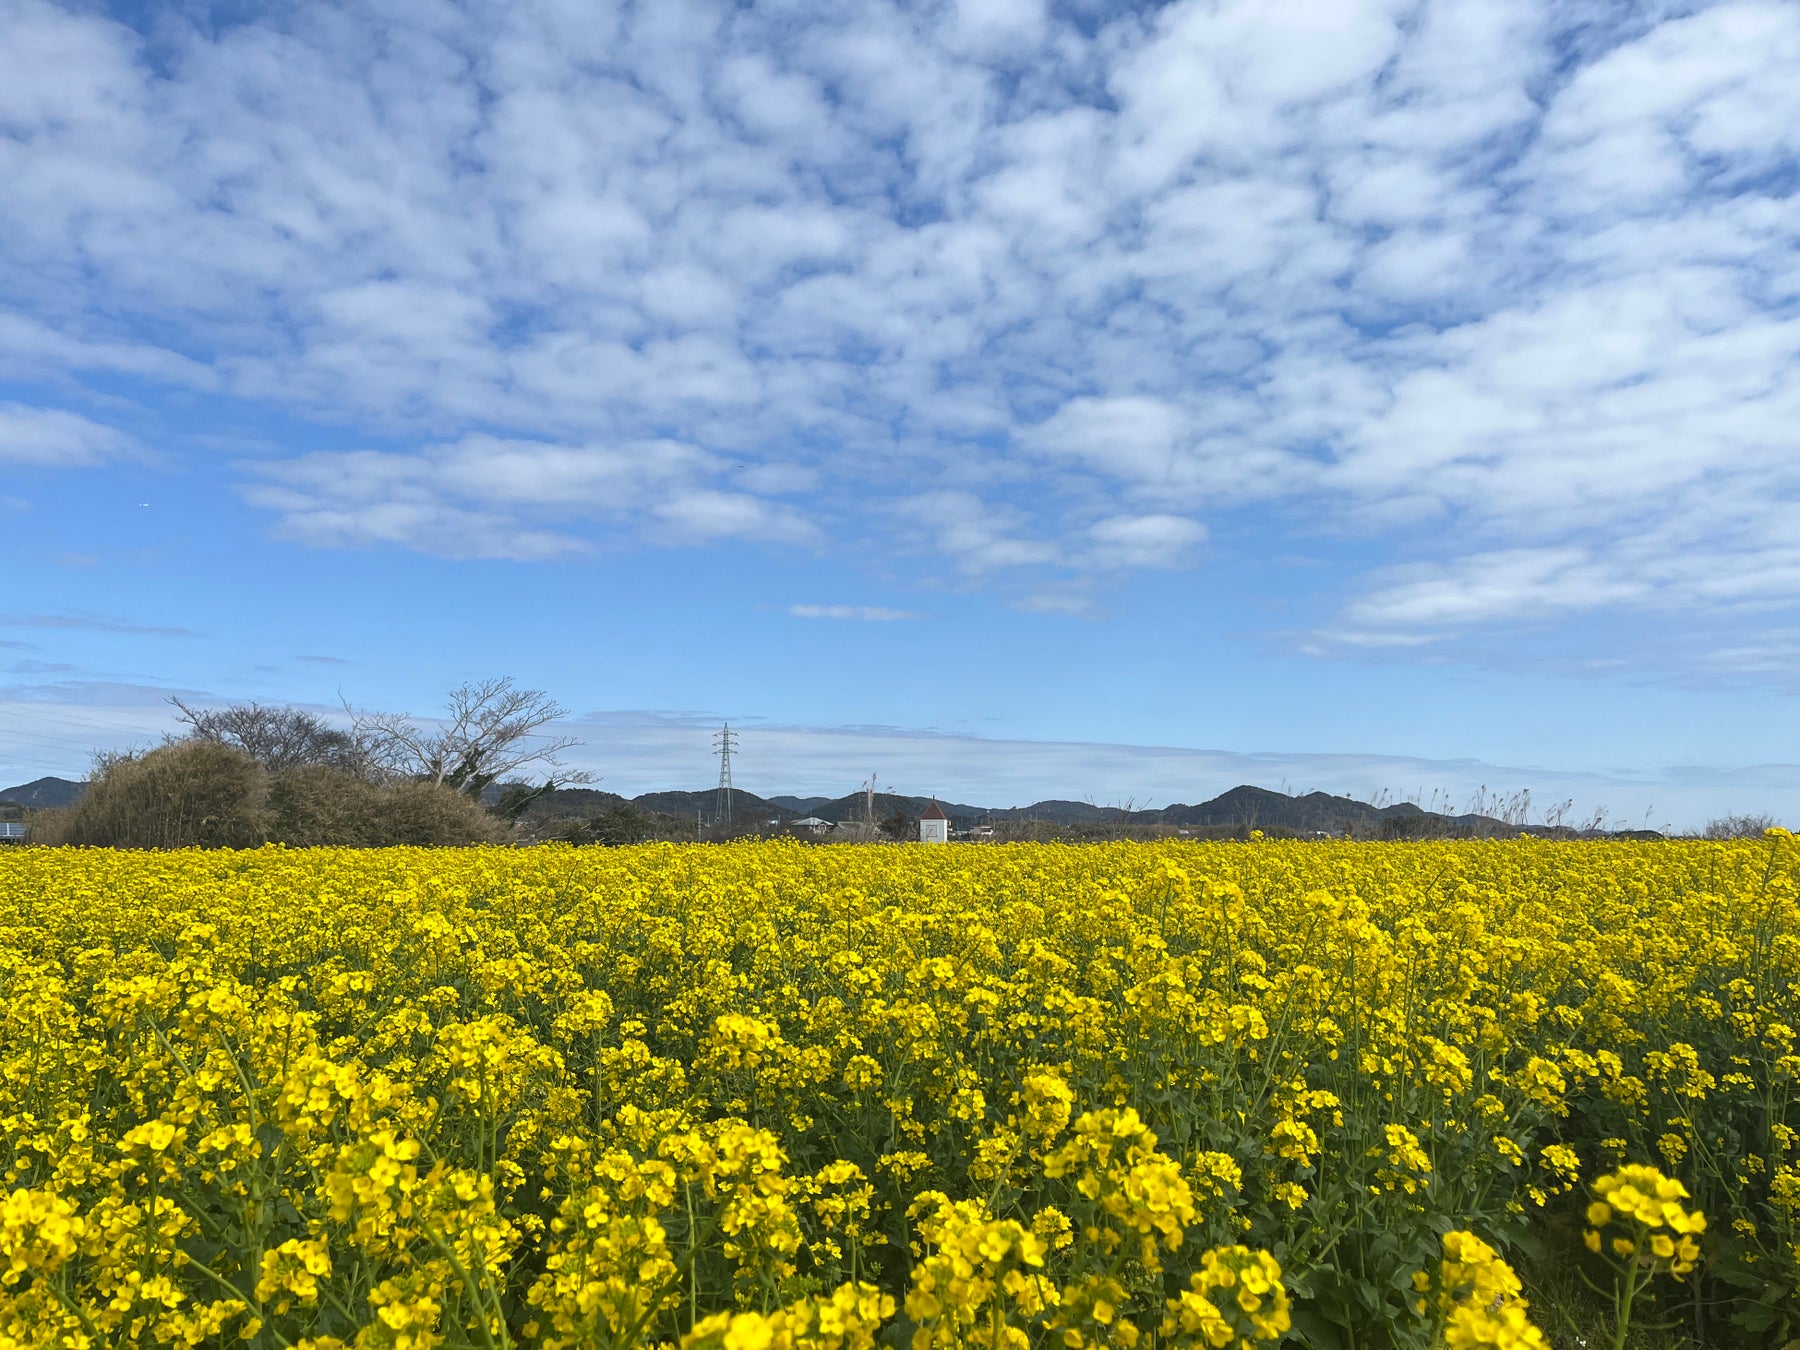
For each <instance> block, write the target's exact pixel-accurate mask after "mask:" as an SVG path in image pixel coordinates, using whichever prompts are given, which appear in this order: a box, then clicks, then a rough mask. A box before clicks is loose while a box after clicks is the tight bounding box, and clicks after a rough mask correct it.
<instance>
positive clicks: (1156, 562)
mask: <svg viewBox="0 0 1800 1350" xmlns="http://www.w3.org/2000/svg"><path fill="white" fill-rule="evenodd" d="M1088 534H1089V535H1090V536H1091V537H1092V539H1093V541H1094V543H1093V548H1094V558H1095V561H1096V562H1098V563H1099V565H1100V566H1102V567H1112V568H1139V567H1180V566H1181V565H1182V564H1184V563H1185V562H1187V561H1188V560H1189V558H1190V557H1191V556H1192V554H1193V551H1194V549H1196V548H1197V547H1199V545H1200V543H1201V542H1202V541H1203V540H1204V539H1205V538H1206V527H1205V526H1204V525H1202V524H1200V523H1199V522H1198V521H1195V520H1188V519H1186V518H1184V517H1182V516H1164V515H1154V516H1112V517H1110V518H1108V519H1106V520H1102V521H1100V522H1099V523H1098V524H1096V525H1094V526H1093V527H1092V528H1091V529H1089V531H1088Z"/></svg>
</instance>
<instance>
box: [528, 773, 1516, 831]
mask: <svg viewBox="0 0 1800 1350" xmlns="http://www.w3.org/2000/svg"><path fill="white" fill-rule="evenodd" d="M718 799H719V794H718V789H717V788H705V789H702V790H700V791H697V792H647V793H644V794H643V795H642V796H639V797H633V798H631V799H630V805H632V806H635V807H637V808H638V809H639V810H642V811H649V812H654V813H657V814H661V815H672V816H683V817H692V816H696V815H698V816H703V817H705V818H706V820H707V821H709V822H710V821H711V820H712V819H713V818H714V816H716V815H717V814H718ZM602 800H604V802H606V803H607V804H613V805H625V804H626V799H625V798H623V797H619V796H615V795H614V794H612V793H605V792H594V791H591V790H587V789H567V790H563V791H559V792H553V793H550V794H549V795H548V796H547V797H545V798H544V799H543V800H542V801H541V802H540V804H539V808H538V809H540V810H542V811H543V813H544V814H547V815H552V816H582V815H589V814H597V813H598V811H600V810H603V809H604V806H602V805H600V803H601V802H602ZM931 800H932V799H931V798H929V797H911V796H900V795H897V794H894V793H888V792H880V793H877V794H876V795H875V801H874V813H875V819H876V821H877V822H879V821H882V820H886V819H889V818H890V817H892V816H895V815H902V816H913V817H916V816H917V815H918V814H919V812H920V811H922V810H924V809H925V806H926V804H927V803H928V802H930V801H931ZM938 805H939V806H941V807H942V808H943V810H944V814H945V815H947V816H949V817H950V823H951V825H952V826H953V827H954V828H956V829H959V830H963V829H969V828H971V827H973V826H976V825H984V824H1000V823H1002V822H1024V821H1042V822H1044V823H1045V824H1050V825H1065V826H1066V825H1172V826H1177V827H1186V828H1191V829H1221V828H1223V829H1269V830H1280V831H1283V832H1290V833H1295V834H1312V833H1324V834H1341V833H1343V832H1344V831H1346V830H1349V831H1353V832H1355V833H1358V834H1370V833H1380V834H1407V835H1415V834H1417V835H1429V834H1445V835H1454V834H1487V833H1493V832H1496V831H1507V830H1513V829H1517V828H1518V827H1517V826H1514V825H1508V824H1507V823H1506V822H1505V821H1501V820H1497V819H1495V818H1494V817H1492V816H1483V815H1474V814H1469V815H1458V816H1451V815H1445V814H1443V813H1441V812H1435V811H1426V810H1424V809H1423V808H1421V807H1419V806H1416V805H1415V804H1413V803H1412V802H1399V803H1397V804H1395V805H1393V806H1375V805H1372V804H1371V803H1369V802H1359V801H1357V800H1356V799H1355V798H1353V797H1336V796H1332V795H1331V794H1329V793H1324V792H1310V793H1307V794H1306V795H1305V796H1303V797H1290V796H1287V795H1286V794H1285V793H1280V792H1270V791H1269V790H1267V789H1266V788H1258V787H1250V786H1248V785H1244V786H1241V787H1235V788H1232V789H1231V790H1230V791H1229V792H1225V793H1221V794H1220V795H1219V796H1217V797H1214V798H1213V799H1212V800H1211V801H1206V802H1202V803H1200V804H1199V805H1197V806H1189V805H1187V804H1186V803H1182V802H1177V803H1176V804H1174V805H1172V806H1164V807H1160V808H1157V809H1154V810H1141V811H1139V810H1128V809H1126V808H1124V807H1119V806H1095V805H1094V804H1093V803H1091V802H1075V801H1061V800H1051V801H1042V802H1034V803H1033V804H1032V805H1030V806H1017V807H993V806H970V805H968V804H966V803H963V802H946V801H939V802H938ZM731 807H732V811H731V814H732V818H733V820H734V821H735V822H736V823H737V824H740V825H750V824H756V823H769V822H779V823H782V824H785V823H787V822H788V821H791V820H797V819H800V818H803V817H807V816H816V817H818V818H819V819H821V820H829V821H832V822H833V823H836V824H842V823H844V822H846V821H858V820H862V819H863V818H864V815H865V813H866V812H867V810H868V804H867V803H866V802H865V800H864V797H863V794H862V793H860V792H852V793H850V794H848V795H846V796H843V797H796V796H790V795H781V796H775V797H759V796H757V795H755V794H754V793H750V792H745V791H742V790H741V789H739V790H734V791H733V794H732V800H731Z"/></svg>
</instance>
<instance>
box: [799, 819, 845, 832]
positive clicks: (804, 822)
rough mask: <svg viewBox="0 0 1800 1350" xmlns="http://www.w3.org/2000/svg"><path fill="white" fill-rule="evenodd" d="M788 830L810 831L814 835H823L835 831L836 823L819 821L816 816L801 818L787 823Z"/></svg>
mask: <svg viewBox="0 0 1800 1350" xmlns="http://www.w3.org/2000/svg"><path fill="white" fill-rule="evenodd" d="M788 828H790V829H795V830H810V831H812V833H814V834H824V833H825V831H827V830H833V829H836V828H837V822H836V821H831V820H821V819H819V817H817V816H803V817H802V818H801V819H799V820H791V821H789V822H788Z"/></svg>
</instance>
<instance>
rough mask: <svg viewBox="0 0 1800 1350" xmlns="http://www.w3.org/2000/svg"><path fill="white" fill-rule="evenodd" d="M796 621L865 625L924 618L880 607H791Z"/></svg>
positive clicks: (899, 610)
mask: <svg viewBox="0 0 1800 1350" xmlns="http://www.w3.org/2000/svg"><path fill="white" fill-rule="evenodd" d="M788 613H789V614H791V615H793V616H794V617H795V618H796V619H855V620H858V621H860V622H864V623H897V622H899V621H901V620H903V619H917V618H920V617H922V616H921V615H919V614H915V613H914V612H913V611H911V610H908V609H883V608H882V607H881V606H879V605H789V606H788Z"/></svg>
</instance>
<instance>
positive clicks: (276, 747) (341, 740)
mask: <svg viewBox="0 0 1800 1350" xmlns="http://www.w3.org/2000/svg"><path fill="white" fill-rule="evenodd" d="M169 702H171V703H173V704H174V705H175V706H176V707H177V708H178V709H180V711H181V716H180V719H179V720H180V721H182V722H184V723H186V724H187V726H188V728H189V730H188V735H187V739H189V740H195V741H210V742H212V743H213V744H215V745H228V746H230V747H231V748H232V749H234V750H242V751H243V752H244V753H245V754H247V755H249V756H250V758H252V759H254V760H255V761H256V762H257V763H258V764H260V765H262V767H263V769H264V771H266V772H268V773H286V772H288V771H289V770H292V769H306V768H314V767H324V768H328V769H336V770H338V771H339V772H340V773H353V774H358V773H361V772H362V771H363V770H364V768H365V759H366V756H365V755H364V754H363V753H362V750H361V748H360V747H359V746H358V744H357V742H356V739H355V737H354V736H352V735H351V734H350V733H348V732H344V731H340V730H339V729H338V728H337V727H334V726H332V725H331V724H330V723H329V722H327V721H325V720H324V719H323V718H321V717H316V716H314V715H313V714H312V713H309V712H304V711H302V710H301V709H299V708H286V707H272V708H267V707H264V706H263V705H262V704H260V703H233V704H231V705H230V706H228V707H224V708H191V707H189V706H188V705H187V704H185V703H183V702H182V701H181V700H180V699H178V698H172V699H170V700H169Z"/></svg>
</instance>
